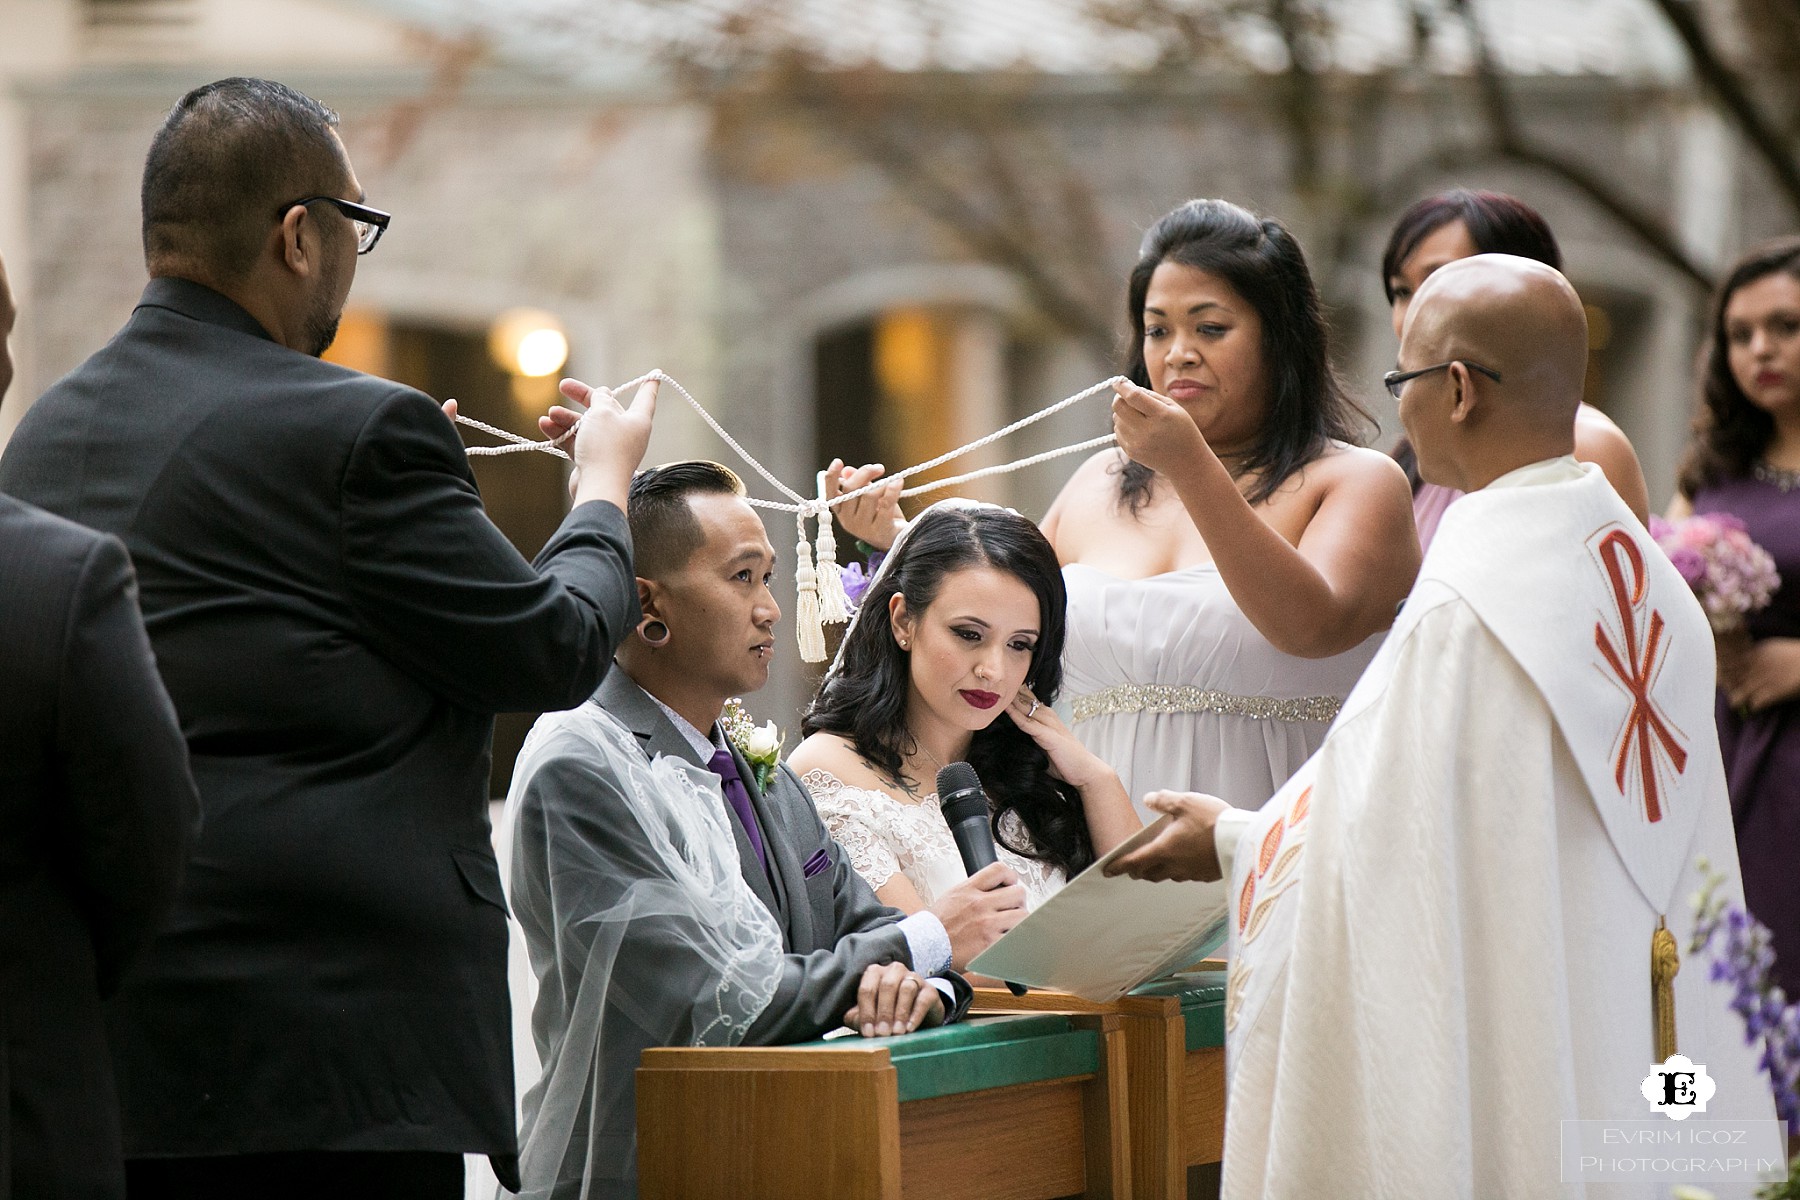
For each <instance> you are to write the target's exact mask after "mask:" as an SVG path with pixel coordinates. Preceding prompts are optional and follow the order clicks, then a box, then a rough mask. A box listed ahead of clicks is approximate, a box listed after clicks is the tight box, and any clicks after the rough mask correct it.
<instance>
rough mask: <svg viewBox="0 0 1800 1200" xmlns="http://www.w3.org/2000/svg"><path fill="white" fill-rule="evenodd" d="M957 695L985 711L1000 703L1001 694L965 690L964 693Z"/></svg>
mask: <svg viewBox="0 0 1800 1200" xmlns="http://www.w3.org/2000/svg"><path fill="white" fill-rule="evenodd" d="M957 695H959V696H961V697H962V698H963V699H964V700H967V701H968V702H969V703H970V704H971V705H973V706H974V707H976V708H979V709H982V710H984V711H985V710H987V709H990V708H992V707H994V705H996V704H998V703H1000V694H999V693H998V692H978V691H973V690H970V689H964V690H963V691H960V692H958V693H957Z"/></svg>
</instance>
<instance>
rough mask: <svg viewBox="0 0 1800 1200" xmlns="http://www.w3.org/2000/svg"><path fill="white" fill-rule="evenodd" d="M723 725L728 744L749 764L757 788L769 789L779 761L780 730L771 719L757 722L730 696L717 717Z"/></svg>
mask: <svg viewBox="0 0 1800 1200" xmlns="http://www.w3.org/2000/svg"><path fill="white" fill-rule="evenodd" d="M719 724H720V725H721V726H723V727H724V730H725V736H726V737H728V738H730V739H731V744H732V745H734V746H736V747H737V748H738V753H739V754H742V755H743V756H744V761H746V762H748V763H749V764H750V770H751V771H752V772H753V773H754V774H755V775H756V788H757V790H758V791H763V792H766V791H768V790H769V783H770V781H771V780H773V779H774V778H775V769H776V768H777V767H779V766H780V765H781V731H780V730H778V729H776V728H775V722H773V721H766V722H764V723H763V724H761V725H758V724H757V723H756V722H755V721H753V720H751V719H750V714H749V713H748V712H746V711H744V702H743V701H741V700H738V699H736V698H733V699H731V700H727V701H726V702H725V713H724V715H723V716H721V717H720V718H719Z"/></svg>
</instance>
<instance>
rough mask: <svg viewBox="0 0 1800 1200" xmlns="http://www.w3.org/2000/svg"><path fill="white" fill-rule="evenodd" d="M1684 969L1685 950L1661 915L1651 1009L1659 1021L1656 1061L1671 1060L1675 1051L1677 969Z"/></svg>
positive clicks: (1653, 951)
mask: <svg viewBox="0 0 1800 1200" xmlns="http://www.w3.org/2000/svg"><path fill="white" fill-rule="evenodd" d="M1679 970H1681V951H1680V950H1679V949H1677V948H1676V945H1675V935H1674V934H1672V933H1670V932H1669V928H1668V926H1667V925H1665V924H1663V919H1662V918H1661V917H1658V918H1656V932H1655V933H1653V934H1651V935H1650V1013H1651V1018H1652V1019H1653V1020H1654V1021H1655V1022H1656V1061H1657V1062H1659V1063H1660V1062H1667V1061H1669V1056H1670V1055H1671V1054H1674V1053H1675V973H1676V972H1677V971H1679Z"/></svg>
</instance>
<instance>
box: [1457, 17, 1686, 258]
mask: <svg viewBox="0 0 1800 1200" xmlns="http://www.w3.org/2000/svg"><path fill="white" fill-rule="evenodd" d="M1450 8H1451V9H1452V11H1454V12H1455V13H1456V14H1457V15H1458V17H1460V18H1461V19H1462V21H1463V23H1464V24H1465V26H1466V27H1467V28H1468V31H1469V38H1470V44H1471V45H1472V46H1473V48H1474V56H1475V79H1476V84H1477V86H1478V87H1479V89H1480V92H1481V101H1482V108H1483V110H1484V111H1485V113H1486V116H1487V121H1488V127H1489V129H1490V131H1491V136H1492V137H1493V141H1494V152H1495V153H1496V154H1497V155H1499V156H1500V157H1502V158H1505V159H1508V160H1510V161H1512V162H1516V163H1520V164H1522V165H1524V166H1529V167H1535V168H1537V169H1538V170H1540V171H1544V172H1547V173H1549V174H1551V175H1555V176H1556V177H1557V178H1559V179H1561V180H1562V181H1563V182H1565V183H1567V184H1568V185H1569V186H1571V187H1573V188H1574V189H1575V190H1576V191H1578V192H1580V193H1581V194H1582V195H1584V196H1586V197H1587V198H1588V199H1589V200H1590V201H1591V202H1592V203H1593V204H1594V205H1595V206H1596V207H1598V208H1599V209H1600V210H1601V211H1603V212H1605V213H1606V214H1607V215H1608V216H1610V217H1611V218H1612V219H1613V220H1615V221H1617V222H1618V223H1619V224H1620V225H1621V226H1623V227H1624V228H1625V230H1626V231H1627V232H1629V233H1630V234H1631V235H1632V236H1633V237H1635V238H1637V240H1638V241H1639V242H1640V243H1642V244H1643V246H1644V248H1645V249H1647V250H1649V251H1650V252H1651V253H1652V254H1654V255H1656V256H1657V257H1658V258H1660V259H1662V260H1663V261H1664V262H1666V263H1668V264H1669V265H1670V266H1672V267H1674V268H1675V269H1676V270H1677V271H1680V272H1681V273H1682V274H1683V275H1685V276H1686V277H1687V278H1688V279H1689V280H1690V281H1692V282H1693V283H1694V284H1695V285H1696V286H1697V287H1699V288H1700V289H1701V290H1702V291H1711V290H1712V286H1713V277H1712V272H1711V271H1710V270H1708V269H1707V268H1706V267H1705V266H1704V265H1703V264H1701V263H1699V262H1696V261H1695V260H1694V258H1693V256H1692V255H1690V254H1689V253H1688V252H1687V250H1686V248H1685V247H1683V246H1682V244H1681V241H1680V239H1679V238H1677V237H1676V236H1675V234H1674V232H1673V231H1671V230H1670V229H1669V227H1668V226H1667V225H1666V224H1665V223H1664V222H1663V221H1662V220H1661V219H1660V218H1658V217H1657V215H1656V214H1655V213H1654V212H1653V211H1652V210H1651V209H1650V208H1648V207H1646V206H1645V205H1642V204H1640V203H1638V202H1637V201H1635V200H1633V199H1632V198H1631V197H1630V196H1629V195H1627V194H1626V193H1625V191H1624V190H1623V189H1622V188H1619V187H1616V186H1615V185H1613V184H1612V183H1610V182H1609V181H1608V180H1607V179H1606V178H1605V177H1604V176H1602V175H1601V174H1600V173H1599V172H1598V171H1595V170H1594V169H1593V168H1591V167H1589V166H1588V165H1586V164H1585V163H1583V162H1581V161H1580V160H1578V159H1576V158H1573V157H1571V156H1569V155H1565V154H1561V153H1559V152H1557V151H1555V150H1552V149H1550V148H1549V147H1546V146H1543V145H1540V144H1537V143H1534V142H1532V141H1531V140H1530V139H1529V138H1527V137H1526V136H1525V135H1524V134H1523V133H1522V132H1520V129H1519V122H1518V117H1517V115H1516V114H1515V112H1514V110H1513V105H1512V96H1511V94H1510V93H1509V92H1508V91H1507V87H1506V82H1505V78H1504V76H1503V75H1502V73H1501V71H1500V69H1499V66H1498V64H1496V63H1495V61H1494V57H1493V53H1492V51H1491V50H1490V49H1489V47H1488V43H1487V37H1486V35H1485V34H1484V33H1483V32H1482V29H1481V24H1480V21H1479V20H1478V19H1477V17H1476V15H1475V12H1474V9H1473V6H1472V4H1471V3H1470V0H1450Z"/></svg>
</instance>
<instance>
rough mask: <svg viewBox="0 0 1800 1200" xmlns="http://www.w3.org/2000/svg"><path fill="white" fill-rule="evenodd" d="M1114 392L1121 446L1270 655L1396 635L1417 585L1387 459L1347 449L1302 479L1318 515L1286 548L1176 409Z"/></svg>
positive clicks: (1415, 559) (1339, 649)
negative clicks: (1161, 491) (1190, 531)
mask: <svg viewBox="0 0 1800 1200" xmlns="http://www.w3.org/2000/svg"><path fill="white" fill-rule="evenodd" d="M1118 393H1119V394H1118V396H1117V397H1116V398H1115V399H1114V401H1113V424H1114V428H1115V429H1116V430H1117V432H1118V435H1119V444H1120V446H1121V447H1122V448H1123V449H1124V450H1125V452H1126V453H1127V454H1128V455H1130V456H1131V458H1132V459H1134V460H1135V461H1137V462H1140V463H1143V464H1144V465H1145V466H1147V467H1150V468H1152V469H1153V470H1155V471H1156V472H1157V473H1158V474H1159V475H1161V476H1162V477H1163V478H1164V479H1165V480H1167V481H1168V483H1169V485H1170V486H1171V487H1173V488H1174V489H1175V493H1176V495H1177V496H1179V497H1180V498H1181V502H1182V505H1183V507H1185V508H1186V509H1187V512H1188V516H1189V517H1190V518H1192V520H1193V522H1194V525H1195V526H1196V527H1197V528H1198V529H1199V530H1200V536H1201V537H1202V538H1204V539H1205V540H1206V545H1207V548H1208V549H1209V550H1210V551H1211V552H1212V557H1213V562H1214V564H1215V565H1216V566H1217V567H1218V570H1219V576H1220V578H1221V579H1223V580H1224V581H1225V586H1226V588H1228V589H1229V590H1230V592H1231V598H1232V599H1233V600H1234V601H1236V602H1237V606H1238V607H1239V608H1240V609H1242V610H1243V613H1244V616H1245V617H1246V618H1248V619H1249V621H1250V623H1251V624H1252V625H1254V626H1255V627H1256V629H1257V632H1259V633H1261V634H1262V635H1263V636H1264V637H1265V638H1267V639H1269V642H1270V644H1271V645H1273V646H1274V647H1275V648H1276V649H1277V650H1280V651H1282V652H1284V653H1287V654H1293V655H1298V656H1300V657H1302V658H1327V657H1329V656H1331V655H1334V654H1341V653H1343V652H1344V651H1346V650H1348V649H1350V648H1351V647H1352V646H1355V645H1356V644H1357V643H1359V642H1361V641H1362V640H1363V639H1364V638H1367V637H1369V636H1370V635H1371V634H1374V633H1377V632H1379V631H1381V630H1383V629H1386V628H1387V627H1388V626H1389V625H1390V624H1392V622H1393V619H1394V613H1395V612H1396V611H1397V610H1398V609H1399V606H1400V602H1401V600H1403V599H1405V597H1406V593H1407V592H1408V590H1410V589H1411V587H1412V583H1413V578H1414V576H1416V575H1417V574H1418V570H1419V539H1418V533H1417V531H1416V530H1415V529H1414V527H1413V520H1412V499H1411V493H1410V490H1409V489H1408V487H1407V485H1406V476H1405V475H1404V474H1403V473H1402V472H1401V470H1400V468H1399V466H1398V465H1396V464H1395V463H1394V462H1393V461H1392V460H1391V459H1389V458H1388V457H1387V456H1386V455H1383V454H1377V453H1375V452H1374V451H1370V450H1358V449H1351V448H1344V449H1339V450H1337V451H1335V452H1332V453H1330V454H1327V455H1326V456H1324V457H1322V458H1319V459H1317V460H1315V461H1314V462H1313V463H1311V464H1309V465H1308V466H1307V467H1306V468H1304V472H1305V473H1308V474H1310V473H1312V472H1318V473H1319V481H1318V482H1317V484H1316V485H1315V486H1317V487H1318V489H1319V500H1318V507H1317V509H1316V510H1315V511H1314V513H1313V515H1312V518H1311V520H1309V521H1308V522H1307V524H1306V529H1305V532H1304V533H1303V534H1301V536H1300V539H1299V542H1298V544H1290V543H1289V542H1288V540H1287V539H1286V538H1285V537H1283V536H1282V534H1281V533H1280V532H1279V531H1277V530H1276V529H1275V528H1273V527H1272V526H1271V525H1269V524H1268V523H1267V522H1266V521H1264V520H1263V518H1262V517H1261V516H1260V515H1259V514H1258V513H1257V511H1256V510H1255V509H1253V508H1251V507H1250V505H1249V503H1248V502H1247V501H1246V500H1245V499H1244V497H1243V494H1242V493H1241V492H1240V491H1239V490H1238V484H1237V481H1236V480H1235V479H1233V478H1232V477H1231V473H1230V472H1229V471H1228V470H1226V468H1225V465H1224V464H1223V463H1222V462H1220V461H1219V458H1218V456H1217V455H1216V454H1214V453H1213V452H1212V448H1211V447H1210V446H1208V445H1207V443H1206V439H1205V438H1204V437H1203V436H1202V435H1201V433H1200V430H1199V427H1198V426H1196V425H1195V424H1194V421H1193V418H1192V417H1190V416H1188V414H1187V413H1186V412H1185V411H1183V410H1182V408H1181V407H1180V406H1179V405H1177V404H1176V403H1175V402H1174V401H1172V400H1169V399H1167V398H1166V397H1163V396H1159V395H1157V394H1156V393H1154V392H1151V391H1149V390H1147V389H1145V388H1141V387H1137V386H1135V385H1133V384H1128V383H1127V384H1119V385H1118ZM1298 479H1299V476H1298V475H1297V476H1296V477H1295V479H1294V480H1290V481H1289V483H1288V484H1286V485H1284V486H1295V485H1296V483H1297V481H1298ZM1309 482H1310V481H1309Z"/></svg>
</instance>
